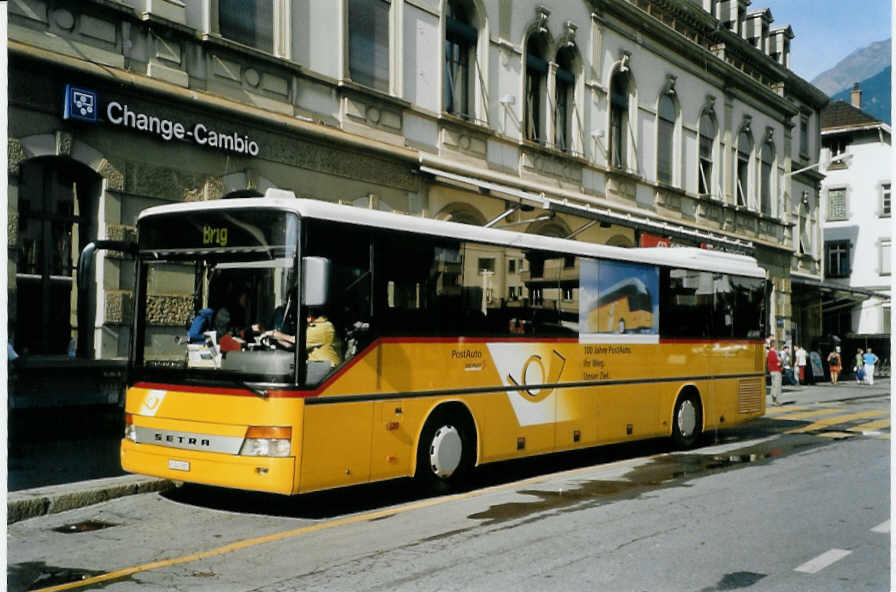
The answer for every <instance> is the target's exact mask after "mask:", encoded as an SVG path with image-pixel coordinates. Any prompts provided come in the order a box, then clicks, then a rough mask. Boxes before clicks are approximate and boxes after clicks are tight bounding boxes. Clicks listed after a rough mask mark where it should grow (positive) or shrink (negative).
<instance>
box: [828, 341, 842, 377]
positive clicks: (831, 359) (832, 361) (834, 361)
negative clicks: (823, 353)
mask: <svg viewBox="0 0 896 592" xmlns="http://www.w3.org/2000/svg"><path fill="white" fill-rule="evenodd" d="M828 366H829V367H830V369H831V384H834V385H836V384H837V379H838V378H839V377H840V369H841V367H842V361H841V359H840V346H837V347H835V348H834V351H832V352H831V353H829V354H828Z"/></svg>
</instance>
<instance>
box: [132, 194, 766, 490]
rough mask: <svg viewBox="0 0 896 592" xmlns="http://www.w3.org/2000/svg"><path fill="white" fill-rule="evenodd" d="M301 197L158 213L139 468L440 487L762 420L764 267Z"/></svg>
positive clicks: (204, 480) (135, 465)
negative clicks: (485, 470) (494, 466)
mask: <svg viewBox="0 0 896 592" xmlns="http://www.w3.org/2000/svg"><path fill="white" fill-rule="evenodd" d="M290 196H291V194H288V193H287V192H283V191H277V190H269V195H268V196H267V197H263V198H245V199H228V200H219V201H214V202H202V203H189V204H176V205H166V206H159V207H154V208H150V209H148V210H146V211H144V212H143V213H142V214H141V215H140V217H139V220H138V249H137V253H138V254H137V283H136V288H135V294H136V297H135V315H134V319H135V320H134V327H133V347H132V348H131V349H132V360H131V372H130V373H129V387H128V391H127V398H126V406H125V424H126V428H125V435H124V438H123V439H122V443H121V461H122V466H123V467H124V469H125V470H127V471H130V472H134V473H141V474H146V475H154V476H158V477H164V478H168V479H173V480H178V481H186V482H194V483H201V484H209V485H216V486H223V487H232V488H239V489H247V490H258V491H268V492H275V493H281V494H296V493H304V492H309V491H316V490H322V489H327V488H333V487H342V486H347V485H352V484H357V483H365V482H371V481H378V480H385V479H394V478H400V477H415V478H416V479H418V480H419V481H421V483H423V484H424V485H425V486H427V487H429V488H431V489H433V490H435V491H445V490H449V489H451V488H453V487H455V486H456V485H457V484H458V483H460V482H461V481H463V480H464V478H465V477H467V476H468V475H469V473H470V471H472V470H473V469H474V468H475V467H476V466H479V465H482V464H485V463H491V462H498V461H503V460H509V459H515V458H520V457H525V456H530V455H537V454H545V453H550V452H557V451H565V450H573V449H578V448H583V447H590V446H598V445H603V444H610V443H618V442H627V441H631V440H636V439H642V438H654V437H670V438H672V439H673V440H674V441H675V442H676V444H677V445H679V446H681V447H685V448H686V447H691V446H694V445H696V444H697V443H698V442H699V439H700V436H701V434H702V433H704V432H706V431H707V430H714V429H716V428H725V427H729V426H735V425H737V424H740V423H743V422H745V421H748V420H751V419H753V418H756V417H759V416H761V415H762V414H763V413H764V412H765V396H764V351H763V342H762V339H761V336H762V335H763V334H764V329H763V327H762V325H761V320H762V319H763V318H765V316H766V312H765V293H766V281H765V272H764V271H763V270H762V269H761V268H759V267H758V266H757V264H756V262H755V260H753V259H751V258H749V257H745V256H740V255H732V254H726V253H718V252H707V251H702V250H699V249H687V248H676V249H622V248H616V247H609V246H603V245H594V244H589V243H582V242H578V241H572V240H564V239H556V238H548V237H543V236H536V235H527V234H520V233H515V232H509V231H504V230H497V229H489V228H480V227H475V226H469V225H462V224H457V223H451V222H439V221H434V220H422V219H418V218H414V217H411V216H403V215H399V214H391V213H385V212H379V211H373V210H365V209H360V208H353V207H349V206H340V205H335V204H330V203H325V202H322V201H316V200H304V199H295V198H293V197H290ZM613 303H616V306H615V308H614V309H613V311H612V312H610V309H609V308H608V307H610V306H612V305H613ZM605 310H606V311H607V312H603V311H605Z"/></svg>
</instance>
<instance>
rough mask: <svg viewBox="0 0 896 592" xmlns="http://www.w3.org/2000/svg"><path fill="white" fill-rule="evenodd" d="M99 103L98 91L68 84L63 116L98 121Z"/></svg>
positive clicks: (64, 117)
mask: <svg viewBox="0 0 896 592" xmlns="http://www.w3.org/2000/svg"><path fill="white" fill-rule="evenodd" d="M98 103H99V101H98V100H97V96H96V93H95V92H93V91H92V90H84V89H83V88H78V87H75V86H72V85H71V84H66V85H65V111H64V112H63V115H62V118H63V119H79V120H81V121H90V122H96V112H97V109H98V108H99V104H98Z"/></svg>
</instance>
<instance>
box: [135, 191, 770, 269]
mask: <svg viewBox="0 0 896 592" xmlns="http://www.w3.org/2000/svg"><path fill="white" fill-rule="evenodd" d="M227 209H255V210H257V209H274V210H282V211H287V212H293V213H295V214H297V215H299V216H301V217H303V218H316V219H320V220H332V221H336V222H345V223H348V224H356V225H359V226H368V227H372V228H382V229H386V230H399V231H406V232H412V233H418V234H426V235H430V236H438V237H446V238H453V239H458V240H465V241H476V242H483V243H491V244H495V245H503V246H506V247H511V248H517V249H539V250H548V251H556V252H560V253H564V254H569V255H580V256H584V257H595V258H604V259H615V260H618V261H630V262H633V263H648V264H654V265H667V266H671V267H683V268H687V269H696V270H705V271H716V272H720V273H730V274H733V275H741V276H749V277H757V278H765V277H766V272H765V270H764V269H763V268H761V267H759V265H758V264H757V263H756V260H755V259H754V258H752V257H749V256H746V255H738V254H734V253H723V252H720V251H710V250H707V249H698V248H696V247H673V248H662V247H651V248H625V247H613V246H609V245H598V244H594V243H587V242H582V241H577V240H570V239H563V238H554V237H548V236H541V235H537V234H528V233H524V232H514V231H510V230H501V229H497V228H484V227H481V226H473V225H470V224H460V223H458V222H446V221H443V220H434V219H432V218H422V217H418V216H410V215H407V214H396V213H391V212H383V211H379V210H369V209H365V208H358V207H354V206H348V205H341V204H334V203H330V202H326V201H321V200H317V199H299V198H295V197H294V196H293V194H292V193H291V192H288V191H283V190H272V189H269V190H268V192H267V196H266V197H253V198H235V199H217V200H210V201H200V202H184V203H177V204H168V205H163V206H155V207H151V208H147V209H146V210H143V211H142V212H141V213H140V215H139V217H138V222H139V221H141V220H143V219H144V218H148V217H152V216H159V215H166V214H177V213H180V214H187V213H193V212H201V211H216V210H227Z"/></svg>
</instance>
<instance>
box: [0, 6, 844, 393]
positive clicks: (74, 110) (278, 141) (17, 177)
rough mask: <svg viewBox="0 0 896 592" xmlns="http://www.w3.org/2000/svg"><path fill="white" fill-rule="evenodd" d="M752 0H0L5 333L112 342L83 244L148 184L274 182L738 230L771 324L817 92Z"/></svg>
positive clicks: (50, 346)
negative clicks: (760, 278) (5, 67)
mask: <svg viewBox="0 0 896 592" xmlns="http://www.w3.org/2000/svg"><path fill="white" fill-rule="evenodd" d="M749 5H750V1H749V0H701V1H700V2H697V1H695V0H679V1H673V0H577V1H574V2H567V1H564V2H543V1H539V2H535V1H528V0H515V1H513V2H511V1H510V0H336V1H334V0H254V1H244V2H236V1H235V0H186V1H182V0H139V1H138V0H103V1H99V0H96V1H87V2H85V1H80V2H77V1H74V0H14V1H13V2H11V3H10V6H9V82H10V93H9V95H10V105H9V155H10V158H9V171H8V173H9V185H8V193H9V201H8V204H9V205H8V208H9V220H10V223H9V237H10V240H9V252H8V256H9V277H8V283H9V285H8V289H9V303H10V304H9V320H10V335H11V336H13V338H14V339H13V343H14V345H15V347H16V348H17V350H18V351H19V352H20V353H27V354H28V356H26V358H27V359H28V360H30V361H29V362H28V363H27V364H25V367H26V369H27V367H30V368H31V371H32V375H34V374H40V375H41V376H43V377H46V376H48V375H49V374H48V372H47V369H48V368H62V369H63V370H61V371H60V372H63V373H64V372H67V371H68V370H69V369H71V368H72V367H74V366H77V367H84V368H90V367H91V365H93V366H96V367H97V368H99V366H98V365H101V363H100V362H99V361H98V360H111V359H119V360H120V359H122V358H124V357H125V356H126V354H127V351H128V342H129V341H128V340H129V339H130V333H129V324H130V321H131V319H130V314H131V312H130V307H131V301H132V291H131V290H132V287H133V283H134V282H133V279H134V278H133V266H132V265H131V264H130V262H129V261H128V260H127V259H126V258H122V257H120V256H117V255H115V254H106V255H102V254H101V255H100V256H99V257H98V259H97V262H96V265H95V270H93V271H92V276H91V278H90V281H89V282H86V283H87V285H76V284H77V283H76V281H75V267H76V265H77V255H78V253H79V251H80V250H81V248H83V246H84V245H85V244H86V243H87V242H89V241H90V240H93V239H97V238H100V239H102V238H112V239H115V238H128V237H131V236H133V234H134V225H135V221H136V217H137V214H138V212H139V211H140V210H142V209H143V208H145V207H148V206H151V205H156V204H161V203H169V202H176V201H184V200H205V199H218V198H222V197H225V196H232V195H246V194H253V193H255V192H263V191H264V190H265V189H266V188H269V187H278V188H283V189H289V190H291V191H293V192H295V193H296V195H298V196H301V197H311V198H315V199H322V200H328V201H338V202H342V203H349V204H353V205H356V206H358V207H369V208H378V209H384V210H390V211H399V212H403V213H406V214H408V215H412V216H424V217H432V218H438V219H446V220H454V221H459V222H465V223H470V224H479V225H486V224H487V225H492V226H495V227H499V228H511V229H517V230H522V231H525V232H532V233H540V234H546V235H551V236H563V237H570V238H574V239H576V240H582V241H589V242H595V243H602V244H612V245H619V246H627V247H633V246H638V245H653V244H671V245H673V246H675V245H692V246H704V247H707V248H716V249H723V250H729V251H734V252H740V253H746V254H749V255H752V256H754V257H756V258H757V259H758V260H759V261H760V264H761V265H763V266H764V267H765V268H766V269H768V271H769V278H770V279H771V281H772V283H773V287H774V292H773V297H772V299H771V310H769V311H768V313H769V322H770V327H772V329H773V331H774V333H775V334H776V335H777V336H778V337H779V338H782V339H784V338H789V337H790V336H791V335H792V334H793V332H794V331H795V330H797V328H798V327H802V326H805V327H808V328H813V327H817V326H820V317H819V318H818V319H816V318H815V317H814V316H812V315H811V313H810V314H809V315H808V316H807V317H806V318H801V317H800V315H795V314H794V313H793V312H792V305H791V292H792V288H791V278H793V277H798V278H803V279H806V280H814V281H820V280H821V277H822V276H821V274H822V256H823V251H822V241H821V225H820V223H819V207H818V206H819V188H820V180H821V175H820V174H819V173H818V172H817V170H815V169H814V168H813V167H817V163H818V152H819V147H820V128H819V110H820V109H821V108H822V107H823V106H824V105H825V104H826V102H827V98H826V97H825V96H824V95H823V94H822V93H821V92H820V91H818V89H815V88H814V87H812V86H811V85H810V84H808V83H807V82H805V81H804V80H802V79H800V78H799V77H798V76H796V75H795V74H793V73H792V72H791V71H790V70H789V62H790V43H791V40H792V39H793V32H792V31H791V30H790V28H789V27H772V26H771V24H772V22H773V18H772V15H771V13H770V12H769V11H768V10H759V11H748V10H747V9H748V7H749ZM482 260H483V261H484V262H483V263H482V265H484V266H485V267H484V268H483V269H481V270H480V271H482V272H483V277H488V278H489V282H490V284H489V286H488V290H491V291H492V292H493V293H494V294H495V297H497V298H513V297H515V295H516V294H518V292H519V290H521V289H522V284H521V280H520V270H519V269H518V268H516V266H515V265H514V264H513V263H512V262H510V261H492V262H489V261H488V258H482ZM471 264H472V262H465V265H471ZM489 265H491V266H492V267H491V268H489ZM154 281H157V282H159V291H160V292H162V293H164V281H165V278H164V277H159V278H154ZM153 306H155V307H156V308H157V309H158V310H157V315H156V317H155V321H154V322H156V323H158V324H159V325H160V326H161V325H167V326H169V327H175V326H180V325H182V324H183V322H184V319H185V318H186V317H187V316H188V315H189V310H190V306H191V303H190V301H189V298H188V295H187V294H182V293H179V292H178V291H177V290H176V289H171V293H170V294H164V295H163V296H160V297H159V298H158V299H157V302H155V303H153ZM800 314H802V313H800ZM816 316H818V315H816ZM806 330H813V329H806ZM93 371H94V372H98V370H96V368H94V370H93ZM102 373H105V374H106V375H108V376H110V377H112V376H114V375H115V371H114V368H111V369H110V368H107V367H105V366H103V368H102V371H101V374H102ZM24 374H27V372H25V373H24ZM24 374H23V376H24ZM25 382H27V380H25ZM44 386H46V385H44ZM43 390H44V391H46V390H47V389H46V388H44V389H43ZM33 392H37V389H33Z"/></svg>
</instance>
